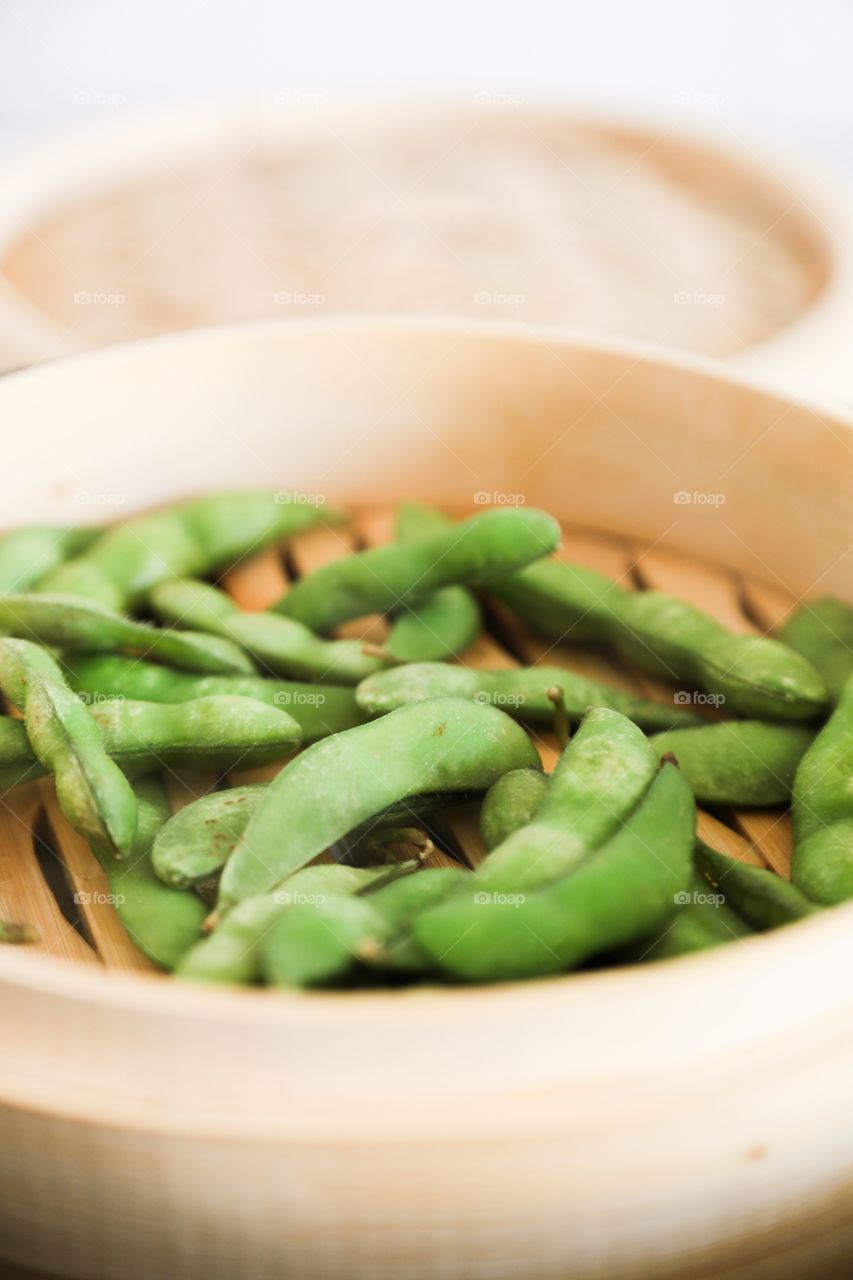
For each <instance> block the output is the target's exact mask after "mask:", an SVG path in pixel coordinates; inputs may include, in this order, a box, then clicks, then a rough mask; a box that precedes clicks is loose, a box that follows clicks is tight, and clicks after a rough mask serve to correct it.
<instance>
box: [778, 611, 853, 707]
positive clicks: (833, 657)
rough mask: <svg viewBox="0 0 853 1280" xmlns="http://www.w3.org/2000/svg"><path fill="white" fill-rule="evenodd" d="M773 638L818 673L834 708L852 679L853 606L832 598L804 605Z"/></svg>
mask: <svg viewBox="0 0 853 1280" xmlns="http://www.w3.org/2000/svg"><path fill="white" fill-rule="evenodd" d="M776 638H777V639H778V640H781V641H782V643H783V644H787V645H789V646H790V648H792V649H796V651H797V653H801V654H802V655H803V657H804V658H807V659H808V660H809V662H810V663H811V664H812V666H813V667H814V668H815V669H816V670H817V671H819V672H820V674H821V675H822V676H823V679H824V682H825V684H826V687H827V689H828V690H829V700H830V702H831V703H832V705H833V706H835V704H836V703H837V702H838V701H839V699H840V698H841V695H842V693H843V692H844V686H845V684H846V683H847V681H848V680H849V679H850V676H851V675H853V605H849V604H847V603H846V602H845V601H844V600H838V599H836V597H835V596H826V597H825V598H824V599H823V600H815V601H813V602H812V603H811V604H804V605H802V606H801V608H799V609H797V611H796V612H795V613H793V614H792V615H791V617H790V618H788V620H787V621H786V622H785V624H784V625H783V626H782V627H780V629H779V631H778V632H777V633H776Z"/></svg>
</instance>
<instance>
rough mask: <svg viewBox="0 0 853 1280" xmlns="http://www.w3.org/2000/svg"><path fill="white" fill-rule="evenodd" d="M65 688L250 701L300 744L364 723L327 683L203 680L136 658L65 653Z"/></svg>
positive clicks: (345, 696)
mask: <svg viewBox="0 0 853 1280" xmlns="http://www.w3.org/2000/svg"><path fill="white" fill-rule="evenodd" d="M65 671H66V675H67V679H68V682H69V684H70V685H71V687H72V688H73V689H76V690H77V691H78V693H83V694H86V695H88V697H90V698H94V699H98V698H100V697H114V696H117V697H123V698H132V699H134V700H136V701H140V702H166V703H170V702H172V703H174V702H189V701H191V700H194V699H196V698H205V697H209V696H210V695H218V694H232V695H237V696H239V697H243V698H254V699H255V700H256V701H257V702H263V703H265V704H266V705H267V706H270V707H278V708H280V709H281V710H282V711H287V712H288V714H289V715H291V716H292V717H293V719H294V720H295V721H296V722H297V724H298V725H299V726H300V728H301V730H302V742H303V744H307V743H309V742H316V741H317V739H318V738H325V737H327V736H328V735H329V734H333V733H340V732H341V731H342V730H344V729H352V728H353V727H354V726H355V725H357V724H362V723H363V722H364V718H365V717H364V714H363V712H362V711H361V710H360V709H359V707H358V706H357V705H356V701H355V691H354V690H353V689H350V688H344V687H343V686H339V685H331V684H299V683H294V682H293V681H288V680H267V679H265V678H264V677H263V676H239V675H235V676H203V675H194V674H190V673H189V672H186V671H172V670H170V669H169V668H168V667H161V666H158V665H157V664H156V663H153V662H142V661H140V660H138V659H136V658H122V657H107V656H106V655H104V656H98V655H95V656H93V655H91V654H69V655H67V656H66V658H65Z"/></svg>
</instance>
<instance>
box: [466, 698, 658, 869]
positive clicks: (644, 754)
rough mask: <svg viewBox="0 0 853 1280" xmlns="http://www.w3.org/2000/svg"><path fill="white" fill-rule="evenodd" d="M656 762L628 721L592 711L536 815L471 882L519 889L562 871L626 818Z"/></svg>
mask: <svg viewBox="0 0 853 1280" xmlns="http://www.w3.org/2000/svg"><path fill="white" fill-rule="evenodd" d="M657 767H658V765H657V760H656V759H655V754H654V751H653V750H652V747H651V743H650V742H649V740H648V738H647V737H646V736H645V734H643V733H642V732H641V730H640V729H638V728H637V726H636V725H635V724H634V723H633V721H631V720H628V719H626V717H625V716H622V715H620V714H619V712H618V711H610V710H608V709H606V708H604V707H595V708H593V710H592V711H590V712H589V714H588V715H587V717H586V718H585V720H584V721H583V723H582V724H581V726H580V728H579V729H578V731H577V733H576V734H575V736H574V738H573V739H572V740H571V742H570V743H569V745H568V746H567V747H566V749H565V751H564V752H563V754H562V755H561V756H560V759H559V760H558V761H557V764H556V766H555V768H554V772H553V773H552V774H551V777H550V779H549V781H548V785H547V788H546V790H545V794H544V796H543V797H542V800H541V801H540V804H539V807H538V809H537V810H536V814H535V816H534V817H533V820H532V821H531V822H530V823H528V824H527V826H525V827H521V828H519V830H518V831H516V832H514V833H513V835H511V836H509V838H508V839H507V840H505V841H504V843H503V844H500V845H498V846H497V848H496V849H493V850H492V852H491V853H490V854H489V855H488V857H486V858H484V859H483V861H482V862H481V863H480V865H479V867H477V870H476V871H475V872H474V876H473V880H472V884H475V885H476V887H477V888H478V889H506V890H507V891H512V892H520V891H522V890H524V891H527V890H529V889H537V888H539V887H540V886H541V885H545V884H548V883H549V882H550V881H552V880H557V879H560V878H561V877H562V876H565V875H567V874H568V872H570V871H572V870H573V869H574V868H575V867H576V866H577V865H578V864H579V863H581V862H583V860H584V859H585V858H587V857H588V856H589V855H590V854H591V853H592V852H593V851H594V850H595V849H597V848H598V847H599V846H600V845H602V844H604V842H605V841H607V840H609V839H610V837H611V836H612V835H613V834H614V832H615V831H616V829H617V827H618V826H619V825H620V823H624V822H626V821H627V820H628V816H629V814H630V813H631V812H632V810H634V809H635V808H636V807H637V805H638V804H639V803H640V801H641V799H642V797H643V795H644V794H645V792H646V791H647V790H648V788H649V786H650V784H651V782H652V779H653V778H654V776H655V773H656V772H657Z"/></svg>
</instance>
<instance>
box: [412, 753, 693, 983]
mask: <svg viewBox="0 0 853 1280" xmlns="http://www.w3.org/2000/svg"><path fill="white" fill-rule="evenodd" d="M695 825H696V809H695V804H694V801H693V796H692V794H691V791H690V788H689V787H688V786H687V783H686V782H685V781H684V779H683V778H682V777H681V775H680V773H679V771H678V769H676V768H675V767H674V766H673V765H671V764H664V765H663V767H662V768H661V770H660V772H659V773H658V775H657V777H656V778H655V780H654V781H653V782H652V785H651V786H650V787H649V789H648V792H647V793H646V795H645V797H644V799H643V800H642V801H641V803H640V804H639V806H638V807H637V808H636V809H635V810H634V812H633V813H632V814H631V815H630V816H629V818H628V820H627V822H625V823H624V825H623V826H622V827H621V828H620V829H619V830H618V831H617V832H616V834H615V835H614V836H613V837H612V839H611V840H609V841H608V842H607V844H605V845H603V846H602V847H601V848H600V849H598V850H597V851H596V852H595V853H594V854H592V855H591V856H590V857H588V858H587V859H586V860H585V861H584V862H582V863H581V864H580V866H578V867H577V868H576V869H575V870H574V871H573V872H572V873H571V874H570V875H567V876H564V877H563V878H562V879H561V880H557V881H555V882H554V883H553V884H550V885H548V886H546V887H544V888H542V889H539V890H538V891H535V892H533V893H530V894H517V893H495V894H492V893H488V892H484V891H482V890H480V889H478V888H477V887H476V877H475V876H472V877H471V882H470V883H471V896H470V899H468V900H466V899H465V898H463V897H462V896H459V897H457V896H454V897H453V898H449V899H448V900H447V901H445V902H443V903H441V904H440V905H439V906H437V907H433V908H432V909H431V910H429V911H425V912H423V913H422V914H421V915H419V916H417V917H415V919H414V921H413V923H412V930H413V933H414V937H415V940H416V942H417V943H418V945H419V946H420V948H421V949H422V951H423V952H424V953H425V954H426V956H427V957H428V958H429V959H430V961H431V963H432V964H433V965H435V966H436V967H437V968H438V969H439V970H440V971H442V972H443V973H447V974H449V975H451V976H453V977H456V978H464V979H468V980H474V981H494V980H496V979H507V978H531V977H535V976H537V975H543V974H548V973H557V972H559V971H561V970H565V969H570V968H573V967H574V966H576V965H578V964H580V963H581V962H582V961H583V960H586V959H588V958H589V957H591V956H594V955H598V954H600V953H601V952H605V951H612V950H614V949H616V948H617V947H623V946H627V945H629V944H630V943H632V942H636V941H638V940H639V939H641V938H643V937H647V936H648V935H649V934H650V933H651V932H652V930H654V929H656V928H658V927H659V926H660V925H661V924H662V923H663V922H664V921H665V920H666V919H667V917H668V916H670V915H671V914H672V913H673V912H674V910H675V906H676V895H677V894H678V893H680V892H683V891H684V890H685V888H686V887H687V885H688V884H689V883H690V877H691V874H692V860H691V848H692V844H693V835H694V830H695ZM519 834H521V833H519Z"/></svg>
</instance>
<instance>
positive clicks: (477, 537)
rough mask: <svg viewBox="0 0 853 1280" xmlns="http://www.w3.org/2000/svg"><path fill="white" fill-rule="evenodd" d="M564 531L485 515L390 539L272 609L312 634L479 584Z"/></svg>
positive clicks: (546, 519)
mask: <svg viewBox="0 0 853 1280" xmlns="http://www.w3.org/2000/svg"><path fill="white" fill-rule="evenodd" d="M559 541H560V526H559V525H558V524H557V522H556V521H555V520H552V518H551V517H550V516H549V515H546V514H545V512H544V511H536V510H533V509H532V508H531V509H529V510H528V509H526V508H524V509H516V510H511V511H510V510H500V511H487V512H485V513H484V514H483V515H479V516H472V517H471V518H470V519H469V520H463V521H462V522H461V524H457V525H453V526H452V527H451V528H449V529H447V530H445V531H444V532H443V533H435V534H433V535H432V536H431V537H428V538H417V539H413V540H411V541H408V542H392V543H389V544H388V545H387V546H383V547H374V548H373V549H371V550H370V551H363V552H361V553H360V554H358V555H353V556H345V557H344V558H343V559H341V560H334V561H332V562H331V563H329V564H324V565H323V566H322V567H321V568H320V569H316V570H315V571H314V573H311V574H309V575H308V577H306V578H303V579H302V580H301V581H300V582H297V583H296V585H295V586H294V587H293V588H292V589H291V590H290V591H288V593H287V595H286V596H284V597H283V598H282V599H281V600H280V601H279V603H278V604H277V605H276V606H275V609H276V612H278V613H283V614H285V615H286V617H288V618H296V619H297V621H298V622H303V623H304V624H305V625H306V626H308V627H311V628H312V630H314V631H326V630H328V629H329V628H330V627H335V626H337V625H338V623H341V622H346V621H347V619H349V618H360V617H363V616H364V614H367V613H392V612H394V611H395V610H398V609H401V608H403V607H405V606H406V605H408V604H410V603H411V602H412V601H417V600H420V599H422V598H423V597H424V596H428V595H430V594H431V593H432V592H434V591H436V590H438V589H439V588H440V587H447V586H456V585H460V584H461V585H467V586H477V585H480V584H483V583H486V582H489V581H490V580H491V579H492V578H495V577H502V576H504V575H506V574H507V573H512V572H513V570H515V569H518V568H521V566H522V565H525V564H529V563H530V562H531V561H533V560H537V559H538V558H539V557H540V556H545V555H548V554H549V553H550V552H551V551H553V550H554V549H555V548H556V547H557V546H558V545H559Z"/></svg>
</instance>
